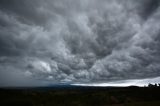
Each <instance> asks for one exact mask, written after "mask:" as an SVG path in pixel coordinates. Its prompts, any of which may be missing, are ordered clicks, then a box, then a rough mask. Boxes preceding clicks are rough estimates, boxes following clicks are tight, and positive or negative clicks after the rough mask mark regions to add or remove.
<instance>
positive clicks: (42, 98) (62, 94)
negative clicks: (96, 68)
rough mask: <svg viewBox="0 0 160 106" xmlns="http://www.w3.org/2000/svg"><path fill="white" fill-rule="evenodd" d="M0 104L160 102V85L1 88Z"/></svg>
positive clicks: (130, 105) (144, 105)
mask: <svg viewBox="0 0 160 106" xmlns="http://www.w3.org/2000/svg"><path fill="white" fill-rule="evenodd" d="M0 106H160V88H159V87H153V88H147V87H144V88H139V87H125V88H120V87H119V88H114V87H109V88H99V87H89V88H88V87H66V88H52V87H50V88H25V89H24V88H23V89H1V90H0Z"/></svg>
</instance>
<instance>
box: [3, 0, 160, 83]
mask: <svg viewBox="0 0 160 106" xmlns="http://www.w3.org/2000/svg"><path fill="white" fill-rule="evenodd" d="M159 17H160V7H159V1H158V0H134V1H133V0H81V1H77V0H67V1H65V0H58V1H57V0H45V1H44V0H32V1H28V0H12V1H11V0H1V1H0V77H1V81H0V84H1V86H5V85H9V84H10V83H11V84H15V85H21V84H22V83H23V84H24V85H25V83H26V85H28V83H31V82H32V81H31V80H30V79H32V80H33V82H36V83H37V82H38V83H37V85H38V84H40V85H43V84H48V83H60V82H74V83H75V82H87V83H91V82H92V83H93V82H101V81H102V82H104V81H105V82H108V81H115V80H128V79H139V78H150V77H158V76H159V75H160V73H159V72H160V70H159V69H160V65H159V64H160V55H159V54H160V48H159V47H160V37H159V30H160V23H159V21H160V20H159V19H160V18H159ZM18 76H21V77H18ZM23 76H24V79H25V80H24V79H23ZM7 78H8V79H14V78H15V80H14V83H13V80H8V79H7ZM21 79H23V80H21ZM27 80H28V81H27ZM26 81H27V82H26ZM41 82H42V83H41ZM7 83H8V84H7ZM31 85H33V83H31Z"/></svg>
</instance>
